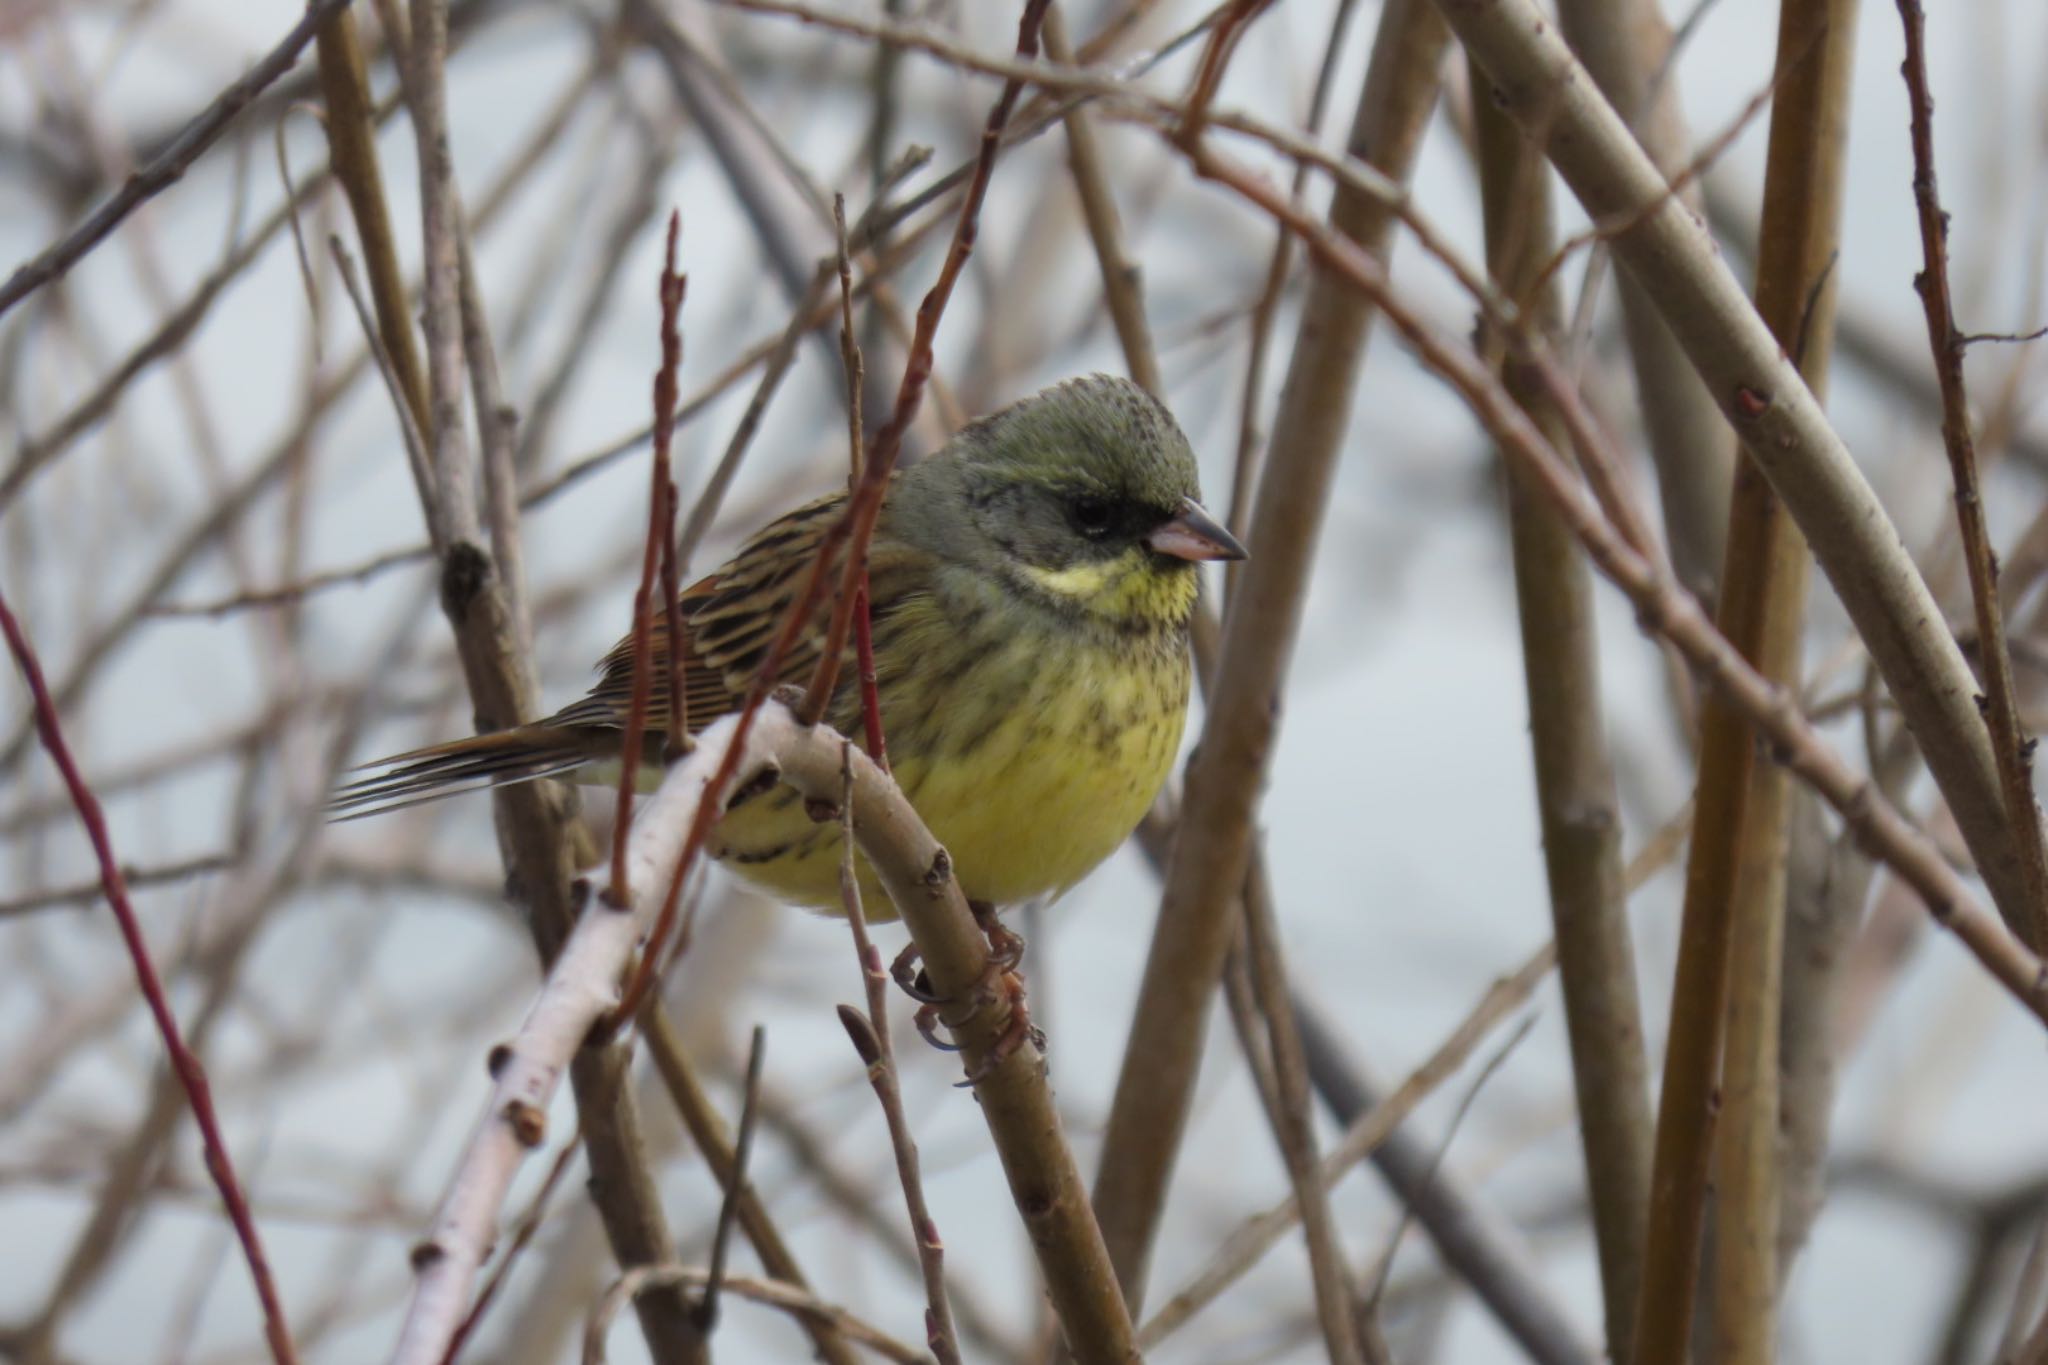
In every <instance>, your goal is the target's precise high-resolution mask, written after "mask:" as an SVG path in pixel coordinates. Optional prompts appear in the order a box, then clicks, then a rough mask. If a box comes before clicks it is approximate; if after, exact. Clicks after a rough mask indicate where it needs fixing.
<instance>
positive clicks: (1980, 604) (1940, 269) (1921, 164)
mask: <svg viewBox="0 0 2048 1365" xmlns="http://www.w3.org/2000/svg"><path fill="white" fill-rule="evenodd" d="M1898 7H1899V19H1900V22H1901V23H1903V24H1904V26H1905V30H1906V60H1905V64H1904V66H1903V67H1902V68H1901V70H1902V72H1903V73H1904V75H1905V78H1906V107H1907V110H1908V114H1909V119H1910V126H1911V129H1912V141H1913V207H1914V208H1915V210H1916V211H1917V212H1918V214H1919V218H1920V253H1921V268H1920V273H1919V274H1917V275H1915V276H1914V277H1913V287H1914V289H1915V290H1917V291H1918V293H1919V295H1920V302H1921V304H1922V305H1923V306H1924V308H1925V310H1926V313H1927V343H1928V345H1929V346H1930V347H1931V348H1932V349H1933V351H1934V368H1935V375H1936V377H1937V378H1938V379H1939V381H1940V384H1941V439H1942V445H1943V446H1944V447H1945V448H1946V449H1947V451H1948V465H1949V474H1950V477H1951V478H1952V479H1953V480H1954V481H1955V500H1956V526H1957V529H1958V530H1959V531H1960V532H1961V536H1962V544H1963V562H1964V563H1965V564H1966V565H1967V566H1968V568H1969V574H1970V600H1971V603H1972V605H1973V606H1974V607H1975V609H1976V618H1977V645H1978V648H1977V656H1978V659H1979V661H1980V666H1981V667H1982V669H1983V676H1984V693H1983V695H1981V696H1979V697H1977V698H1976V702H1977V707H1978V709H1979V710H1980V711H1981V712H1983V715H1984V720H1985V723H1986V724H1987V725H1988V726H1989V728H1990V732H1991V756H1992V758H1993V760H1994V761H1995V762H1996V763H1997V765H1998V780H1999V784H2000V786H2001V787H2002V789H2003V791H2004V794H2005V817H2006V822H2007V823H2008V824H2009V825H2010V827H2011V829H2012V838H2013V841H2014V843H2015V845H2016V846H2017V848H2018V852H2019V862H2020V871H2021V879H2022V880H2021V885H2022V887H2023V889H2024V892H2025V899H2024V901H2023V902H2022V904H2021V905H2019V906H2016V907H2013V908H2012V910H2011V911H2010V912H2009V913H2010V914H2011V916H2012V923H2013V927H2014V929H2015V930H2016V931H2017V932H2018V933H2019V934H2020V936H2021V937H2022V938H2024V939H2026V940H2027V942H2028V943H2029V944H2030V945H2031V946H2032V947H2033V948H2034V950H2035V951H2036V952H2048V846H2044V844H2043V841H2042V831H2041V809H2040V806H2039V805H2038V804H2036V802H2035V800H2034V772H2033V768H2034V762H2033V760H2034V741H2033V739H2032V738H2030V737H2029V736H2028V734H2027V731H2026V725H2025V723H2024V722H2023V721H2022V720H2021V719H2020V715H2019V702H2018V700H2017V696H2016V694H2015V692H2014V689H2013V679H2012V656H2011V654H2010V653H2008V652H2007V649H2006V643H2005V614H2004V612H2003V611H2001V610H2000V608H1999V601H1998V565H1997V561H1996V559H1995V557H1994V555H1993V552H1992V549H1991V539H1990V535H1989V533H1988V532H1987V531H1986V529H1985V526H1984V500H1983V497H1982V495H1981V493H1980V492H1979V490H1978V482H1977V450H1976V445H1975V443H1974V441H1973V440H1972V439H1971V436H1970V399H1969V394H1968V392H1967V391H1966V390H1965V388H1964V383H1963V348H1964V344H1965V343H1964V341H1963V338H1961V337H1960V336H1958V335H1957V332H1956V317H1955V304H1954V302H1953V301H1952V300H1951V298H1950V296H1949V281H1948V225H1949V219H1948V215H1947V214H1946V213H1944V212H1943V211H1942V208H1941V190H1940V186H1939V184H1938V183H1937V182H1936V180H1935V174H1934V96H1933V95H1932V94H1930V93H1929V92H1928V88H1927V16H1926V14H1925V12H1923V11H1922V9H1921V7H1920V0H1898ZM2000 904H2001V905H2003V904H2004V902H2003V901H2001V902H2000Z"/></svg>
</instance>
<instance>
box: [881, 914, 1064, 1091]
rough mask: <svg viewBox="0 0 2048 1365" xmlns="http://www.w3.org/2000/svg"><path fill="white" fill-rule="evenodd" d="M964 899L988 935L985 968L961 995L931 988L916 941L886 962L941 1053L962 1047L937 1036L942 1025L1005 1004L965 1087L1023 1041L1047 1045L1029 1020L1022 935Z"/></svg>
mask: <svg viewBox="0 0 2048 1365" xmlns="http://www.w3.org/2000/svg"><path fill="white" fill-rule="evenodd" d="M967 904H968V908H969V909H971V910H973V912H974V919H975V923H977V924H978V925H980V926H981V931H982V933H984V934H986V935H987V936H988V947H989V956H988V967H987V969H986V970H985V971H983V973H982V975H981V979H980V980H978V981H976V982H975V983H974V986H973V988H972V989H971V990H969V991H968V992H967V994H966V998H965V999H964V1000H962V1001H959V1002H956V1001H954V1000H953V999H951V998H950V997H947V996H942V995H940V994H938V993H937V992H936V991H934V990H933V989H932V984H931V978H930V977H929V976H927V975H926V974H925V971H924V969H923V968H922V967H921V966H919V959H920V956H921V955H920V954H919V952H918V950H917V945H916V944H915V943H911V944H907V945H905V946H904V949H903V951H902V952H900V953H898V954H897V955H896V960H895V961H894V962H893V963H891V964H890V967H889V975H890V977H891V978H893V979H894V980H895V982H896V984H897V985H898V986H899V987H901V988H902V990H903V993H904V994H905V995H908V996H909V997H910V998H911V999H913V1000H915V1001H917V1003H918V1010H917V1014H916V1015H915V1016H914V1018H913V1022H914V1023H915V1024H916V1025H917V1031H918V1033H919V1034H920V1035H921V1036H922V1037H923V1038H924V1040H925V1041H926V1042H927V1043H930V1044H931V1045H932V1046H933V1047H935V1048H938V1049H940V1050H941V1051H943V1052H958V1051H959V1050H960V1047H959V1044H957V1043H954V1042H952V1041H950V1040H948V1039H946V1038H944V1037H942V1036H941V1035H940V1033H939V1027H940V1026H941V1025H943V1026H944V1027H945V1028H946V1029H948V1030H956V1029H958V1028H960V1027H961V1026H963V1025H965V1024H966V1023H967V1022H968V1021H969V1020H971V1019H973V1018H974V1017H975V1016H976V1015H977V1014H979V1013H980V1012H981V1011H982V1010H984V1009H987V1008H988V1007H990V1006H991V1005H996V1004H1005V1005H1007V1017H1006V1018H1005V1019H1004V1021H1003V1029H1002V1032H1001V1033H1000V1034H998V1035H997V1037H996V1040H995V1042H994V1043H993V1044H992V1045H991V1046H990V1047H989V1050H988V1052H987V1054H986V1055H985V1056H983V1057H982V1058H981V1060H980V1061H979V1062H977V1063H976V1064H975V1065H974V1066H973V1067H972V1068H971V1069H970V1070H969V1071H968V1073H967V1078H966V1079H965V1080H964V1081H961V1082H960V1083H959V1084H961V1085H963V1086H971V1085H974V1084H975V1083H977V1082H979V1081H980V1080H982V1079H983V1078H984V1077H986V1076H987V1075H989V1073H990V1072H992V1071H994V1070H995V1069H996V1068H997V1067H998V1066H1001V1065H1002V1064H1003V1063H1004V1062H1005V1061H1007V1060H1008V1059H1009V1058H1010V1056H1011V1055H1012V1054H1013V1053H1015V1052H1016V1051H1017V1049H1018V1048H1020V1047H1022V1046H1024V1044H1025V1043H1027V1042H1028V1043H1031V1044H1032V1045H1033V1046H1035V1047H1037V1048H1038V1049H1039V1050H1040V1051H1043V1050H1044V1048H1045V1034H1044V1032H1043V1031H1041V1030H1040V1029H1039V1028H1038V1027H1037V1026H1036V1025H1034V1024H1033V1023H1032V1022H1031V1010H1030V1008H1029V1007H1028V1006H1027V1005H1026V1003H1025V997H1024V976H1023V973H1021V972H1019V971H1018V970H1017V964H1018V963H1020V962H1022V961H1023V960H1024V936H1023V935H1022V934H1019V933H1017V932H1016V931H1014V930H1012V929H1009V928H1006V927H1005V926H1004V925H1003V923H1002V921H1001V920H999V919H997V918H996V912H995V907H994V906H992V905H990V904H989V903H988V902H987V901H969V902H968V903H967ZM955 1003H960V1004H963V1005H964V1006H965V1010H964V1011H963V1012H962V1013H960V1014H958V1015H957V1016H955V1017H948V1016H947V1014H946V1012H945V1009H944V1007H945V1006H947V1005H951V1004H955Z"/></svg>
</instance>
